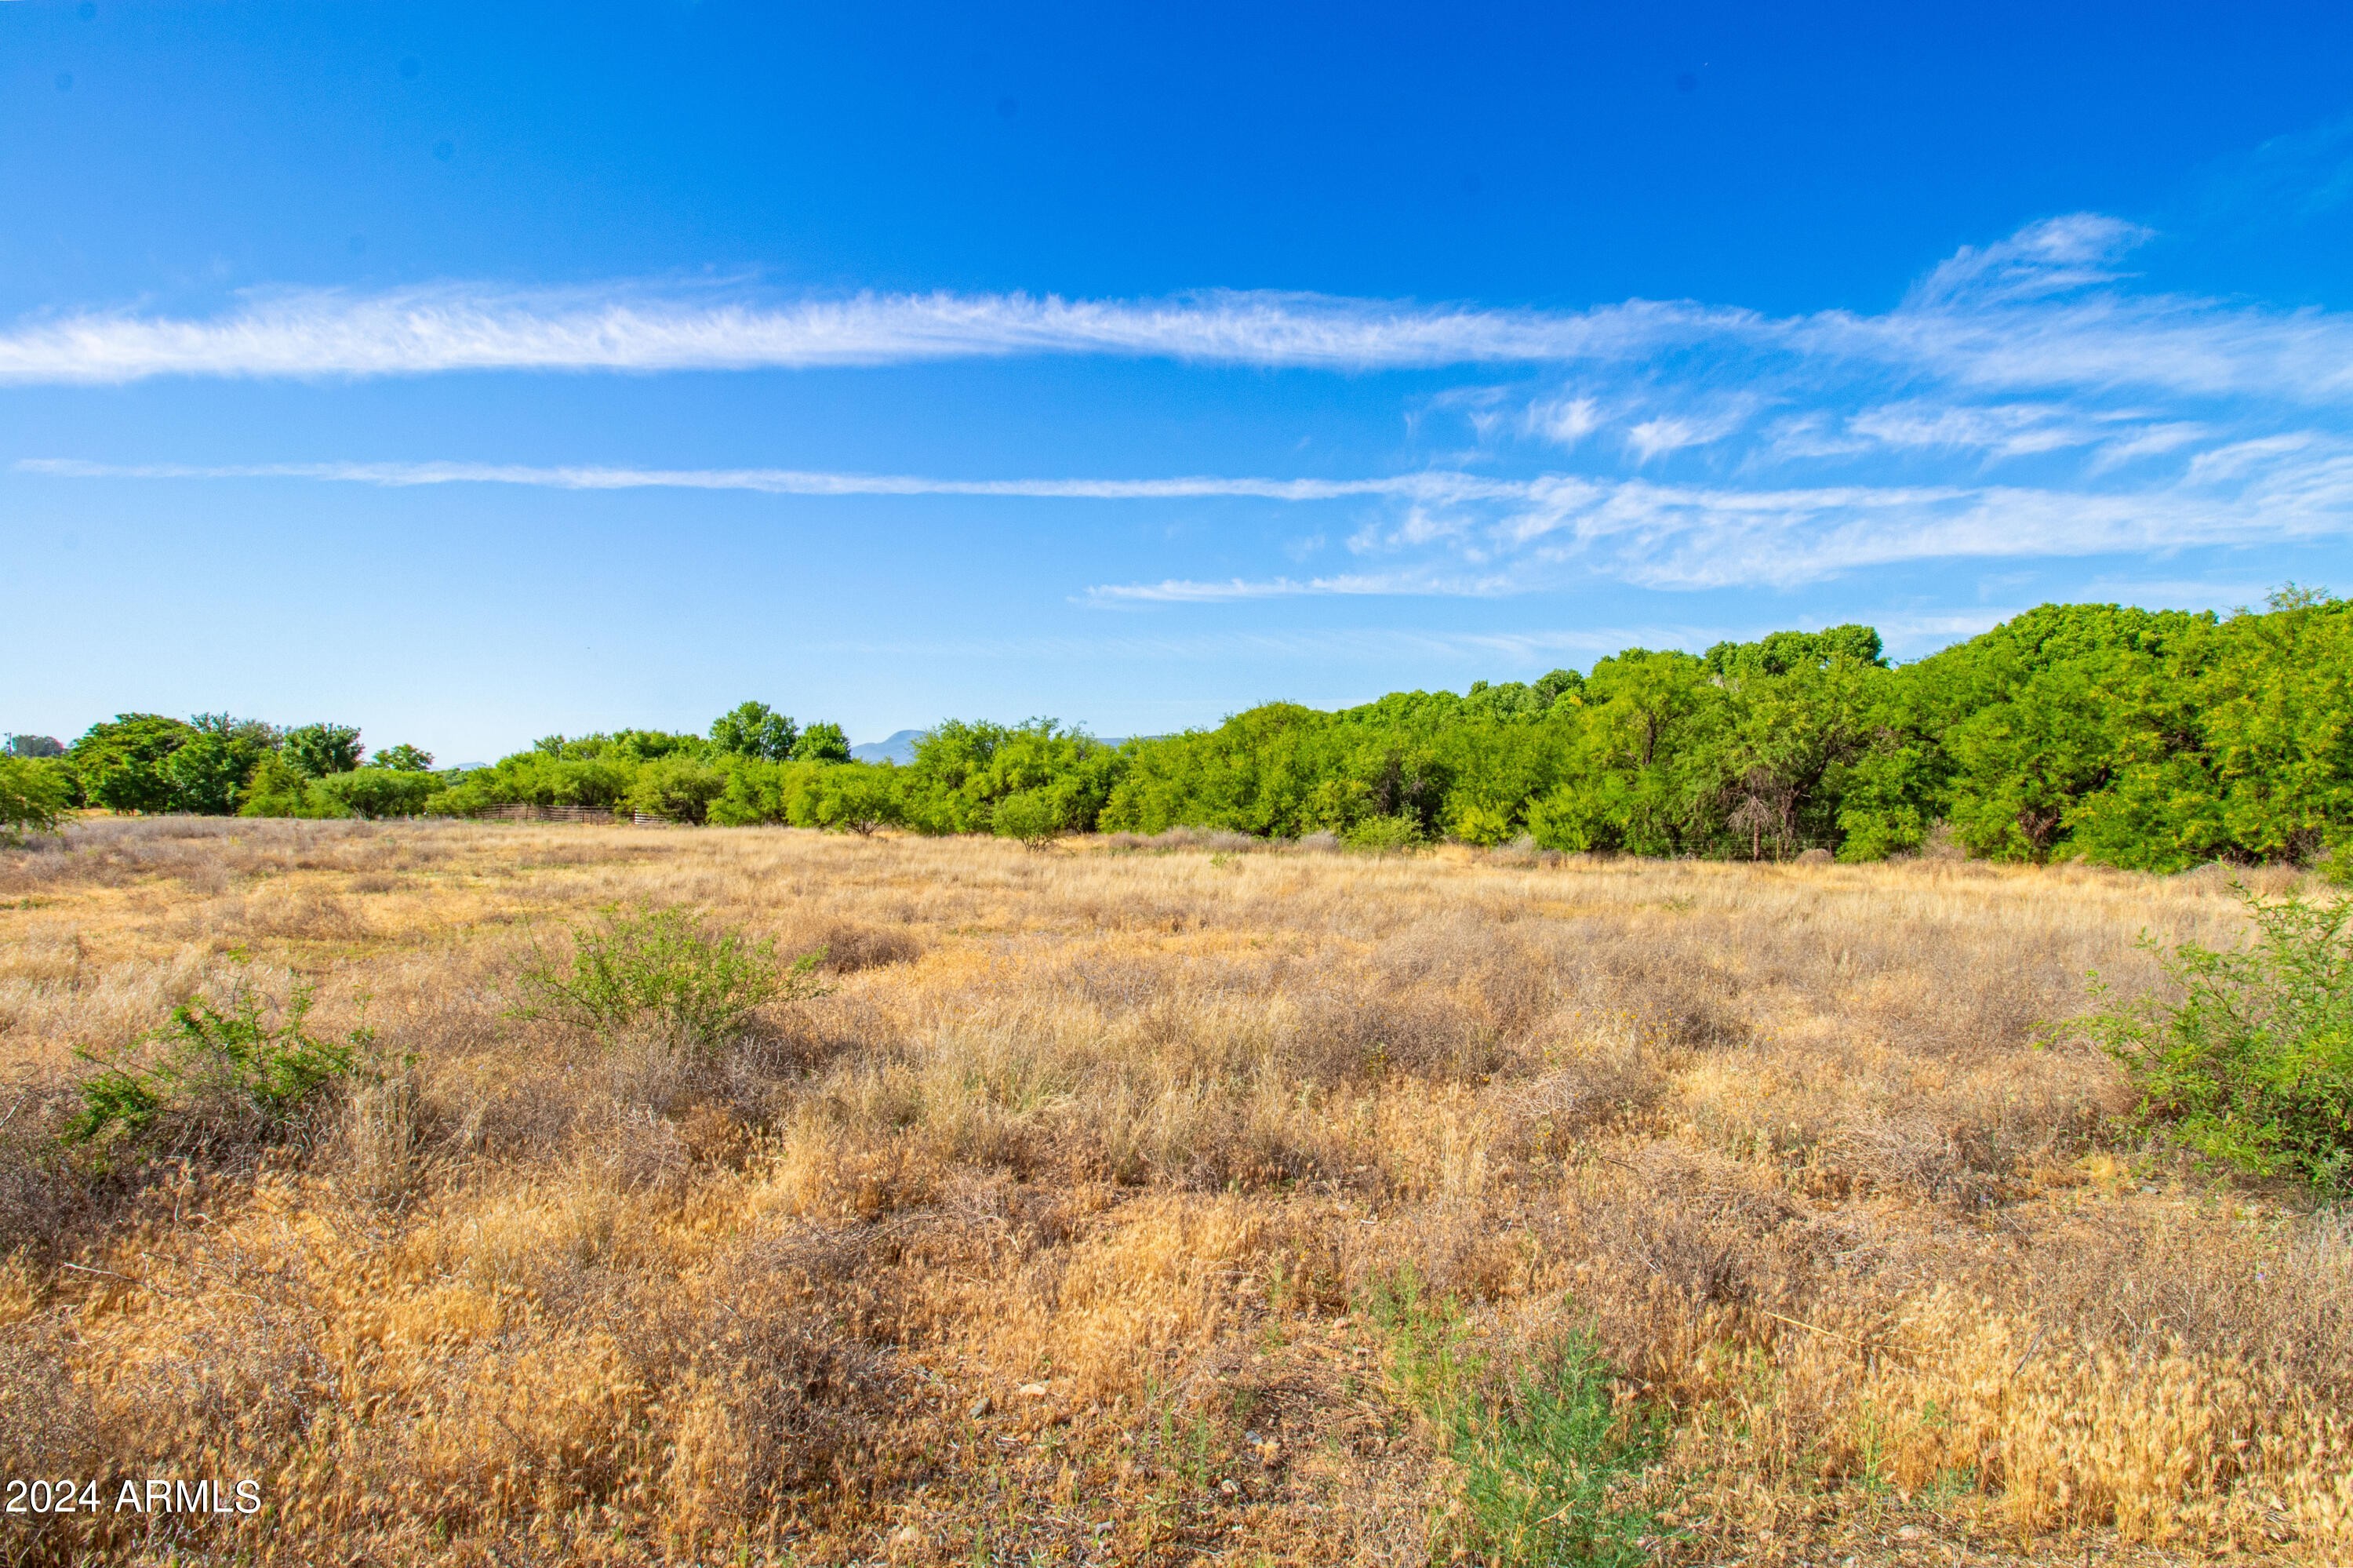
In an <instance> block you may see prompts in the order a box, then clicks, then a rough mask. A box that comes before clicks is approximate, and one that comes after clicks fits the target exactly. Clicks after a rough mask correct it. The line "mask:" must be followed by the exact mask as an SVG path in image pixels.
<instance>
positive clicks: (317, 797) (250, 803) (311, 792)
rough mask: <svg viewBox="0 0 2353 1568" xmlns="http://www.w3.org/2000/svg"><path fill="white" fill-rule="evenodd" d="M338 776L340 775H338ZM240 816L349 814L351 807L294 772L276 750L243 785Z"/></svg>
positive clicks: (264, 759)
mask: <svg viewBox="0 0 2353 1568" xmlns="http://www.w3.org/2000/svg"><path fill="white" fill-rule="evenodd" d="M339 777H340V776H339ZM237 815H238V816H240V817H314V818H316V817H348V816H350V815H352V809H351V808H350V807H348V806H346V805H344V804H343V802H342V801H340V800H336V799H335V798H334V797H333V796H332V795H331V794H329V793H328V792H327V791H326V790H325V789H323V788H322V787H321V786H320V785H319V784H315V783H313V782H312V781H311V780H310V779H306V778H304V777H303V776H302V775H301V773H298V772H296V771H295V769H294V768H293V766H292V765H291V764H290V763H289V762H288V761H287V760H286V759H285V758H282V757H280V756H279V755H278V754H277V753H276V752H274V751H273V752H270V753H269V754H268V755H266V756H264V757H263V758H262V759H261V764H260V766H259V767H258V768H255V769H254V770H253V778H252V779H251V781H250V782H248V784H247V786H246V790H245V803H244V804H243V805H241V806H239V807H238V808H237Z"/></svg>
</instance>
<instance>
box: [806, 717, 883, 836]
mask: <svg viewBox="0 0 2353 1568" xmlns="http://www.w3.org/2000/svg"><path fill="white" fill-rule="evenodd" d="M811 727H812V728H814V727H815V726H811ZM807 793H808V800H809V809H808V815H809V819H810V821H813V822H814V823H815V824H816V825H817V826H818V827H820V828H830V829H837V830H846V831H848V832H853V833H856V834H858V835H859V836H860V838H863V837H865V836H866V835H868V834H870V833H871V832H874V830H875V829H877V828H881V827H895V826H896V825H898V824H899V823H900V822H902V821H904V820H905V818H906V808H905V805H904V803H903V802H902V800H901V798H900V793H899V773H898V769H897V768H893V767H892V766H891V765H890V764H889V763H887V762H885V763H879V764H870V763H863V762H849V763H835V764H828V765H827V766H825V767H822V768H818V772H817V777H816V778H815V779H811V780H810V782H809V786H808V791H807Z"/></svg>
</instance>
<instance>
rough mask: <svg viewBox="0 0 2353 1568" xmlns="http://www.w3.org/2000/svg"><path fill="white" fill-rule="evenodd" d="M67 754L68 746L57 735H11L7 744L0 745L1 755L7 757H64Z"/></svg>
mask: <svg viewBox="0 0 2353 1568" xmlns="http://www.w3.org/2000/svg"><path fill="white" fill-rule="evenodd" d="M65 754H66V748H65V747H64V746H62V745H61V744H59V743H58V739H57V737H56V736H47V735H11V736H8V741H7V744H6V745H5V746H0V756H6V757H63V756H64V755H65Z"/></svg>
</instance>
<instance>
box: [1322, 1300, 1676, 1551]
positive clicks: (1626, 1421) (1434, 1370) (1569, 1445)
mask: <svg viewBox="0 0 2353 1568" xmlns="http://www.w3.org/2000/svg"><path fill="white" fill-rule="evenodd" d="M1366 1308H1367V1315H1368V1316H1369V1317H1370V1318H1371V1319H1372V1320H1373V1321H1374V1322H1375V1323H1376V1324H1377V1325H1378V1326H1379V1327H1380V1329H1381V1330H1382V1332H1383V1333H1384V1335H1385V1336H1386V1337H1387V1339H1388V1369H1387V1370H1388V1376H1389V1381H1390V1383H1391V1385H1392V1387H1393V1388H1394V1389H1395V1390H1396V1392H1397V1393H1398V1395H1399V1396H1400V1397H1401V1398H1403V1400H1404V1401H1405V1402H1406V1403H1407V1404H1409V1405H1410V1406H1411V1407H1412V1408H1413V1409H1415V1410H1416V1411H1417V1412H1419V1414H1421V1415H1422V1416H1423V1417H1424V1418H1425V1419H1427V1420H1428V1421H1429V1422H1430V1425H1431V1426H1432V1427H1433V1428H1434V1429H1435V1430H1436V1432H1437V1435H1438V1439H1439V1446H1440V1451H1441V1452H1442V1453H1443V1454H1445V1456H1446V1457H1447V1458H1448V1460H1449V1461H1450V1463H1451V1468H1452V1481H1453V1485H1454V1489H1455V1492H1456V1498H1455V1502H1456V1506H1455V1507H1454V1508H1452V1509H1450V1510H1448V1512H1447V1514H1446V1516H1445V1523H1444V1525H1443V1526H1442V1529H1443V1530H1444V1531H1446V1532H1448V1533H1451V1534H1452V1535H1454V1536H1455V1537H1456V1539H1455V1540H1454V1541H1451V1542H1442V1544H1444V1545H1448V1546H1456V1547H1459V1548H1460V1549H1461V1550H1460V1551H1459V1552H1456V1553H1455V1555H1456V1556H1458V1557H1459V1556H1462V1555H1469V1556H1472V1557H1474V1558H1476V1559H1477V1560H1479V1561H1482V1562H1484V1563H1490V1564H1495V1565H1498V1568H1502V1565H1506V1564H1524V1563H1525V1564H1530V1565H1534V1564H1540V1563H1541V1564H1551V1563H1591V1564H1618V1563H1629V1564H1630V1563H1642V1562H1646V1561H1648V1560H1649V1559H1650V1556H1651V1553H1650V1552H1649V1550H1648V1547H1649V1542H1647V1541H1646V1539H1645V1538H1646V1537H1651V1536H1655V1535H1656V1534H1657V1532H1658V1531H1659V1524H1658V1521H1657V1518H1656V1515H1655V1514H1654V1513H1653V1511H1652V1510H1650V1509H1649V1508H1648V1507H1646V1506H1644V1504H1643V1500H1642V1499H1641V1497H1640V1495H1639V1490H1638V1489H1639V1488H1640V1485H1641V1475H1642V1467H1643V1466H1644V1464H1645V1463H1646V1462H1647V1461H1648V1460H1649V1459H1650V1458H1651V1456H1652V1455H1653V1454H1655V1453H1656V1452H1657V1450H1658V1448H1659V1432H1658V1424H1657V1422H1656V1420H1655V1418H1654V1417H1652V1416H1651V1415H1650V1414H1648V1413H1646V1412H1644V1411H1642V1410H1641V1409H1640V1408H1639V1407H1634V1406H1627V1407H1625V1408H1621V1407H1620V1404H1619V1403H1618V1401H1617V1400H1616V1399H1615V1398H1614V1397H1613V1396H1612V1393H1611V1386H1610V1385H1611V1381H1612V1380H1611V1373H1610V1370H1609V1365H1608V1363H1607V1362H1606V1361H1603V1359H1602V1358H1601V1356H1600V1354H1599V1352H1598V1351H1596V1350H1595V1348H1594V1346H1593V1343H1592V1341H1591V1340H1590V1339H1589V1338H1588V1336H1586V1335H1584V1334H1581V1333H1577V1332H1576V1331H1573V1330H1572V1331H1570V1332H1568V1333H1566V1334H1564V1335H1562V1336H1560V1337H1559V1338H1558V1339H1557V1340H1554V1341H1553V1342H1552V1343H1551V1344H1550V1345H1548V1346H1546V1347H1545V1348H1544V1349H1543V1350H1542V1351H1540V1352H1539V1353H1538V1354H1537V1355H1536V1356H1535V1358H1534V1359H1533V1360H1531V1361H1526V1362H1525V1363H1522V1364H1519V1365H1516V1366H1512V1367H1506V1368H1498V1367H1494V1366H1492V1365H1490V1364H1489V1361H1488V1359H1487V1358H1486V1357H1485V1356H1483V1355H1482V1354H1481V1353H1480V1352H1479V1351H1477V1350H1476V1349H1475V1348H1474V1347H1473V1346H1472V1344H1471V1343H1470V1337H1469V1334H1468V1332H1467V1330H1466V1329H1465V1326H1464V1324H1463V1322H1462V1320H1461V1313H1460V1312H1459V1310H1458V1309H1457V1308H1456V1307H1455V1305H1454V1303H1453V1302H1451V1301H1448V1300H1432V1299H1431V1298H1430V1296H1429V1294H1428V1292H1427V1291H1426V1290H1425V1289H1424V1288H1423V1287H1422V1285H1421V1282H1420V1280H1419V1277H1417V1276H1415V1275H1414V1274H1413V1273H1412V1271H1411V1270H1407V1271H1404V1272H1402V1273H1400V1274H1398V1276H1396V1277H1393V1278H1390V1279H1388V1280H1386V1281H1383V1282H1381V1283H1380V1284H1378V1285H1377V1286H1376V1287H1374V1289H1373V1290H1372V1291H1371V1292H1370V1293H1369V1296H1368V1298H1367V1300H1366Z"/></svg>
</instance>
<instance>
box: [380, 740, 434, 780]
mask: <svg viewBox="0 0 2353 1568" xmlns="http://www.w3.org/2000/svg"><path fill="white" fill-rule="evenodd" d="M367 765H368V766H369V767H370V768H391V769H392V770H393V771H395V772H396V773H429V772H431V771H432V769H433V754H432V753H431V752H429V751H426V750H423V749H420V748H419V747H414V746H409V745H406V744H403V745H400V746H387V747H385V748H384V749H383V750H381V751H379V752H377V753H376V754H375V756H374V757H371V758H368V762H367Z"/></svg>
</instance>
